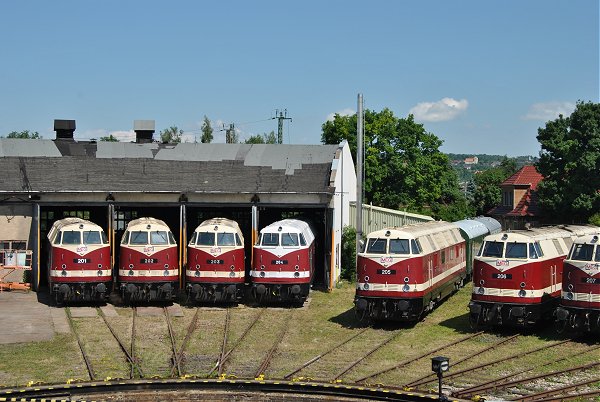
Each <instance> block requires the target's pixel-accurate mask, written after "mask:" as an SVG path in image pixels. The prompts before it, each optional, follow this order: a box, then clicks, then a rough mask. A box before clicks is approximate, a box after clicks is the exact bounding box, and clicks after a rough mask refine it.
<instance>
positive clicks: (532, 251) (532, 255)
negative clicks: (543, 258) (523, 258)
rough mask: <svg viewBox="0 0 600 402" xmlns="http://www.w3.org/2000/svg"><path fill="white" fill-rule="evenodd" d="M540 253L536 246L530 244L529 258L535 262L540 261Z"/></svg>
mask: <svg viewBox="0 0 600 402" xmlns="http://www.w3.org/2000/svg"><path fill="white" fill-rule="evenodd" d="M538 257H539V256H538V253H537V250H536V249H535V246H534V244H533V243H529V258H532V259H534V260H537V259H538Z"/></svg>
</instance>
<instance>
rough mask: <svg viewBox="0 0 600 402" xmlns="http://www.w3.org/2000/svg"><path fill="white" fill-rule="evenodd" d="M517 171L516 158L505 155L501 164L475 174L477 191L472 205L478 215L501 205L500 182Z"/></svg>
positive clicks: (474, 179) (474, 193)
mask: <svg viewBox="0 0 600 402" xmlns="http://www.w3.org/2000/svg"><path fill="white" fill-rule="evenodd" d="M516 171H517V162H516V160H515V159H514V158H508V157H506V156H504V159H502V162H501V163H500V166H498V167H495V168H491V169H488V170H484V171H483V172H481V173H477V174H476V175H475V176H474V178H473V181H474V183H475V191H474V192H473V201H472V206H473V208H474V209H475V213H476V214H477V215H485V214H486V213H487V212H488V211H489V210H490V209H492V208H494V207H495V206H497V205H500V202H501V201H502V189H501V188H500V184H502V182H503V181H504V180H506V179H507V178H509V177H510V176H512V175H513V174H514V173H515V172H516Z"/></svg>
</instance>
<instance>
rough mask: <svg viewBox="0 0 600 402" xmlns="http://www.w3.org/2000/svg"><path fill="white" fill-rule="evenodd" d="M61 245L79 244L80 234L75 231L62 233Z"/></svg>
mask: <svg viewBox="0 0 600 402" xmlns="http://www.w3.org/2000/svg"><path fill="white" fill-rule="evenodd" d="M62 244H81V232H79V231H75V230H65V231H63V232H62Z"/></svg>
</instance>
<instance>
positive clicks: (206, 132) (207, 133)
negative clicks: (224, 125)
mask: <svg viewBox="0 0 600 402" xmlns="http://www.w3.org/2000/svg"><path fill="white" fill-rule="evenodd" d="M213 131H214V130H213V128H212V126H211V125H210V120H209V119H208V117H206V115H204V121H203V122H202V138H201V139H200V142H201V143H203V144H208V143H210V142H212V140H213Z"/></svg>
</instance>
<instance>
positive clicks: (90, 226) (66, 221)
mask: <svg viewBox="0 0 600 402" xmlns="http://www.w3.org/2000/svg"><path fill="white" fill-rule="evenodd" d="M80 225H83V230H99V231H103V229H102V227H100V226H99V225H97V224H95V223H94V222H90V221H88V220H85V219H81V218H63V219H59V220H57V221H55V222H54V223H53V224H52V228H50V230H49V231H48V236H47V237H48V239H52V238H53V237H54V234H55V233H56V232H58V231H60V230H79V229H80V228H79V226H80Z"/></svg>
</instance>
